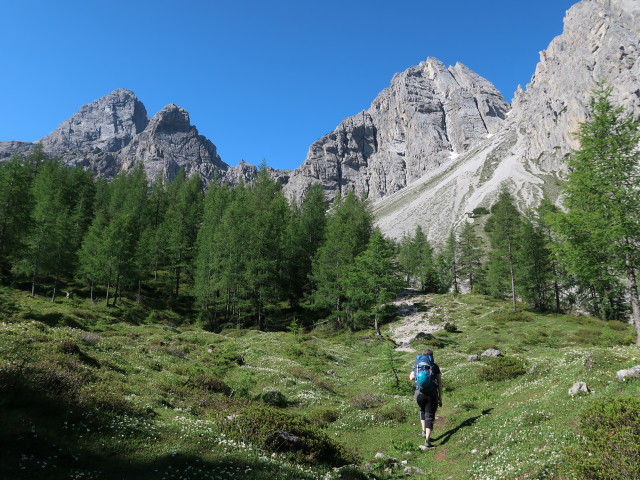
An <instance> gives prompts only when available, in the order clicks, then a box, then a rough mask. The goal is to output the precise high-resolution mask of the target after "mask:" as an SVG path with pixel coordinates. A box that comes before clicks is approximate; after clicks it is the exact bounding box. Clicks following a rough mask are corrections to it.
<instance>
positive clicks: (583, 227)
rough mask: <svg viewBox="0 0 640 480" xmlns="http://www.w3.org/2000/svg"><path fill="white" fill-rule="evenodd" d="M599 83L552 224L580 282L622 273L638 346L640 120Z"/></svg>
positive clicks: (639, 327) (570, 162)
mask: <svg viewBox="0 0 640 480" xmlns="http://www.w3.org/2000/svg"><path fill="white" fill-rule="evenodd" d="M610 96H611V89H610V88H605V87H603V86H600V88H599V89H598V90H596V92H595V95H594V98H593V99H592V101H591V118H590V119H589V120H588V121H586V122H584V123H583V124H581V125H580V128H579V131H578V138H579V140H580V149H578V150H576V151H575V152H573V154H572V155H571V157H570V159H569V162H568V164H569V175H568V179H567V183H566V185H565V192H564V193H565V197H564V203H565V206H566V208H567V212H566V214H565V215H562V216H561V217H560V219H559V221H558V223H557V226H558V229H559V231H560V233H561V234H562V236H563V238H564V239H565V245H564V247H565V248H563V253H564V257H565V258H566V259H567V260H568V263H569V264H570V265H571V268H572V270H573V272H575V273H576V274H577V275H578V277H579V278H580V279H582V281H585V280H587V279H588V278H589V277H592V278H596V279H597V278H605V279H606V275H603V273H605V271H606V270H609V271H611V272H612V273H614V274H618V275H621V276H624V277H625V279H626V282H627V286H628V296H629V298H630V301H631V315H632V320H633V322H634V324H635V327H636V331H637V333H638V340H637V344H638V345H640V300H639V299H638V285H637V271H638V267H639V266H640V216H639V215H638V212H640V189H639V188H638V185H639V184H640V165H639V160H640V152H639V149H638V145H639V142H640V122H639V121H638V120H634V118H633V116H632V115H631V114H630V113H625V112H624V109H623V108H622V107H616V106H614V105H613V104H612V103H611V100H610Z"/></svg>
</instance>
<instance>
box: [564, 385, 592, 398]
mask: <svg viewBox="0 0 640 480" xmlns="http://www.w3.org/2000/svg"><path fill="white" fill-rule="evenodd" d="M583 393H591V389H590V388H589V387H588V386H587V384H586V383H584V382H576V383H574V384H573V386H572V387H571V388H570V389H569V395H571V396H572V397H573V396H575V395H578V394H583Z"/></svg>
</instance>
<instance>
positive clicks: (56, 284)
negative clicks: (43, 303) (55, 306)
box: [51, 276, 58, 303]
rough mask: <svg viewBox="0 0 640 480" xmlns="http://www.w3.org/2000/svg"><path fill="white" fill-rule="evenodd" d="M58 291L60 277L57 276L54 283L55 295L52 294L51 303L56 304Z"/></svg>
mask: <svg viewBox="0 0 640 480" xmlns="http://www.w3.org/2000/svg"><path fill="white" fill-rule="evenodd" d="M57 289H58V277H57V276H56V278H55V280H54V281H53V293H52V294H51V303H54V302H55V301H56V292H57Z"/></svg>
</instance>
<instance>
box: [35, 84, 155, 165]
mask: <svg viewBox="0 0 640 480" xmlns="http://www.w3.org/2000/svg"><path fill="white" fill-rule="evenodd" d="M148 123H149V119H148V118H147V110H146V109H145V107H144V105H143V104H142V102H140V101H139V100H138V98H137V97H136V96H135V94H134V93H133V92H131V91H130V90H125V89H118V90H114V91H113V92H111V93H110V94H108V95H105V96H104V97H102V98H99V99H98V100H95V101H93V102H91V103H89V104H88V105H85V106H83V107H82V108H80V110H78V112H76V113H75V114H74V115H73V116H72V117H71V118H69V119H68V120H65V121H64V122H62V123H61V124H60V125H59V126H58V128H56V129H55V130H54V131H53V132H51V134H49V135H48V136H46V137H44V138H43V139H42V145H43V147H44V149H45V151H46V152H48V153H51V154H54V155H62V156H64V155H65V154H66V153H67V152H71V151H73V152H77V153H78V155H74V158H75V159H77V158H78V157H80V156H82V155H84V154H85V153H87V152H95V153H97V152H117V151H118V150H120V149H122V148H124V147H125V146H126V145H128V144H129V142H130V141H131V139H132V138H133V137H134V136H135V135H137V134H138V133H140V132H142V131H143V130H144V129H145V128H146V127H147V124H148Z"/></svg>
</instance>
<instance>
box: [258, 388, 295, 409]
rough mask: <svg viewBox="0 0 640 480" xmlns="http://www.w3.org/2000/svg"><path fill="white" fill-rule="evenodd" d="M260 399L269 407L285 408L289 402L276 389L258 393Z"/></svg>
mask: <svg viewBox="0 0 640 480" xmlns="http://www.w3.org/2000/svg"><path fill="white" fill-rule="evenodd" d="M260 400H262V401H263V402H264V403H266V404H267V405H269V406H271V407H278V408H285V407H286V406H287V405H288V404H289V402H288V401H287V397H285V396H284V394H282V393H281V392H279V391H278V390H269V391H267V392H264V393H263V394H262V395H260Z"/></svg>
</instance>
